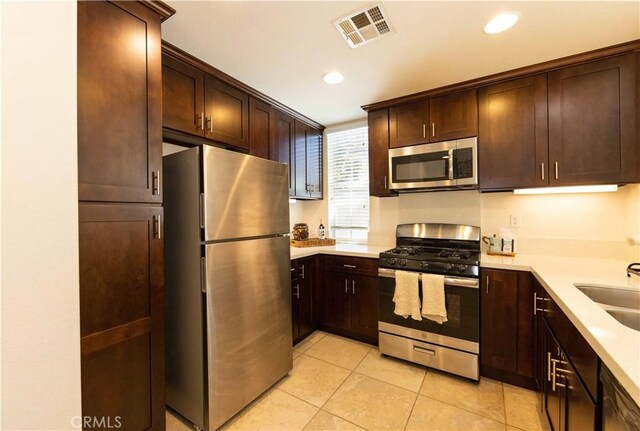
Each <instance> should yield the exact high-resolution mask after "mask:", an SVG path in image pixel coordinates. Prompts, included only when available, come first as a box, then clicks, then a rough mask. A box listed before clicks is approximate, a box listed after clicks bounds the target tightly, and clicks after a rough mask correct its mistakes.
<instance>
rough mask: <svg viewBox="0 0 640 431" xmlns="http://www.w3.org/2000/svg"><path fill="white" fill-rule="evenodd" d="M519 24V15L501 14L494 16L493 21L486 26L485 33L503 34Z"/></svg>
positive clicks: (511, 13)
mask: <svg viewBox="0 0 640 431" xmlns="http://www.w3.org/2000/svg"><path fill="white" fill-rule="evenodd" d="M516 22H518V14H517V13H515V12H506V13H501V14H500V15H496V16H494V17H493V18H492V19H491V21H489V22H488V23H487V25H485V26H484V32H485V33H487V34H496V33H502V32H503V31H506V30H509V29H510V28H511V27H513V26H514V25H515V23H516Z"/></svg>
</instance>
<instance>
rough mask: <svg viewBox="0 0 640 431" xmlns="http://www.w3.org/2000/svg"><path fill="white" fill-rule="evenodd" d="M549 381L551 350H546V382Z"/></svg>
mask: <svg viewBox="0 0 640 431" xmlns="http://www.w3.org/2000/svg"><path fill="white" fill-rule="evenodd" d="M550 381H551V352H547V382H550Z"/></svg>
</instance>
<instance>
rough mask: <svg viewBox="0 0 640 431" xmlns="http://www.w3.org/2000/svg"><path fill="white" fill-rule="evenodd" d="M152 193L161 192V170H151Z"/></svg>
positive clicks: (157, 193)
mask: <svg viewBox="0 0 640 431" xmlns="http://www.w3.org/2000/svg"><path fill="white" fill-rule="evenodd" d="M151 194H152V195H159V194H160V171H153V172H151Z"/></svg>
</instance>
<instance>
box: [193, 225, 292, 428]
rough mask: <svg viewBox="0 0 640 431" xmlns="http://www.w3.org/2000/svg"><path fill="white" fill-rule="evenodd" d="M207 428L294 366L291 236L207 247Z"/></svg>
mask: <svg viewBox="0 0 640 431" xmlns="http://www.w3.org/2000/svg"><path fill="white" fill-rule="evenodd" d="M205 256H206V271H207V274H206V280H207V286H206V297H207V299H206V303H207V356H208V393H209V429H211V430H213V429H216V428H218V427H219V426H220V425H222V424H223V423H224V422H226V421H227V420H229V418H231V417H232V416H233V415H234V414H236V413H238V412H239V411H240V410H241V409H242V408H243V407H245V406H246V405H247V404H249V403H250V402H251V401H252V400H254V399H255V398H256V397H258V396H259V395H260V394H261V393H263V392H264V391H265V390H267V389H268V388H269V387H270V386H272V385H273V384H274V383H276V382H277V381H278V380H279V379H280V378H282V377H283V376H285V375H286V374H287V373H288V372H289V371H290V370H291V368H292V366H293V362H292V347H291V345H292V340H291V287H290V286H291V285H290V283H291V281H290V280H291V276H290V271H289V265H290V261H289V259H290V258H289V238H288V237H271V238H260V239H253V240H246V241H234V242H222V243H216V244H209V245H207V246H206V247H205Z"/></svg>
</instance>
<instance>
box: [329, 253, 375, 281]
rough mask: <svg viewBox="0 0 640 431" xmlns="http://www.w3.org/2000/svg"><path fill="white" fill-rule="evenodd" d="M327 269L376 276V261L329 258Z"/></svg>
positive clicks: (341, 257) (356, 258)
mask: <svg viewBox="0 0 640 431" xmlns="http://www.w3.org/2000/svg"><path fill="white" fill-rule="evenodd" d="M328 260H329V269H330V270H332V271H341V272H349V273H352V274H362V275H371V276H375V277H377V276H378V259H369V258H364V257H352V256H329V259H328Z"/></svg>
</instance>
